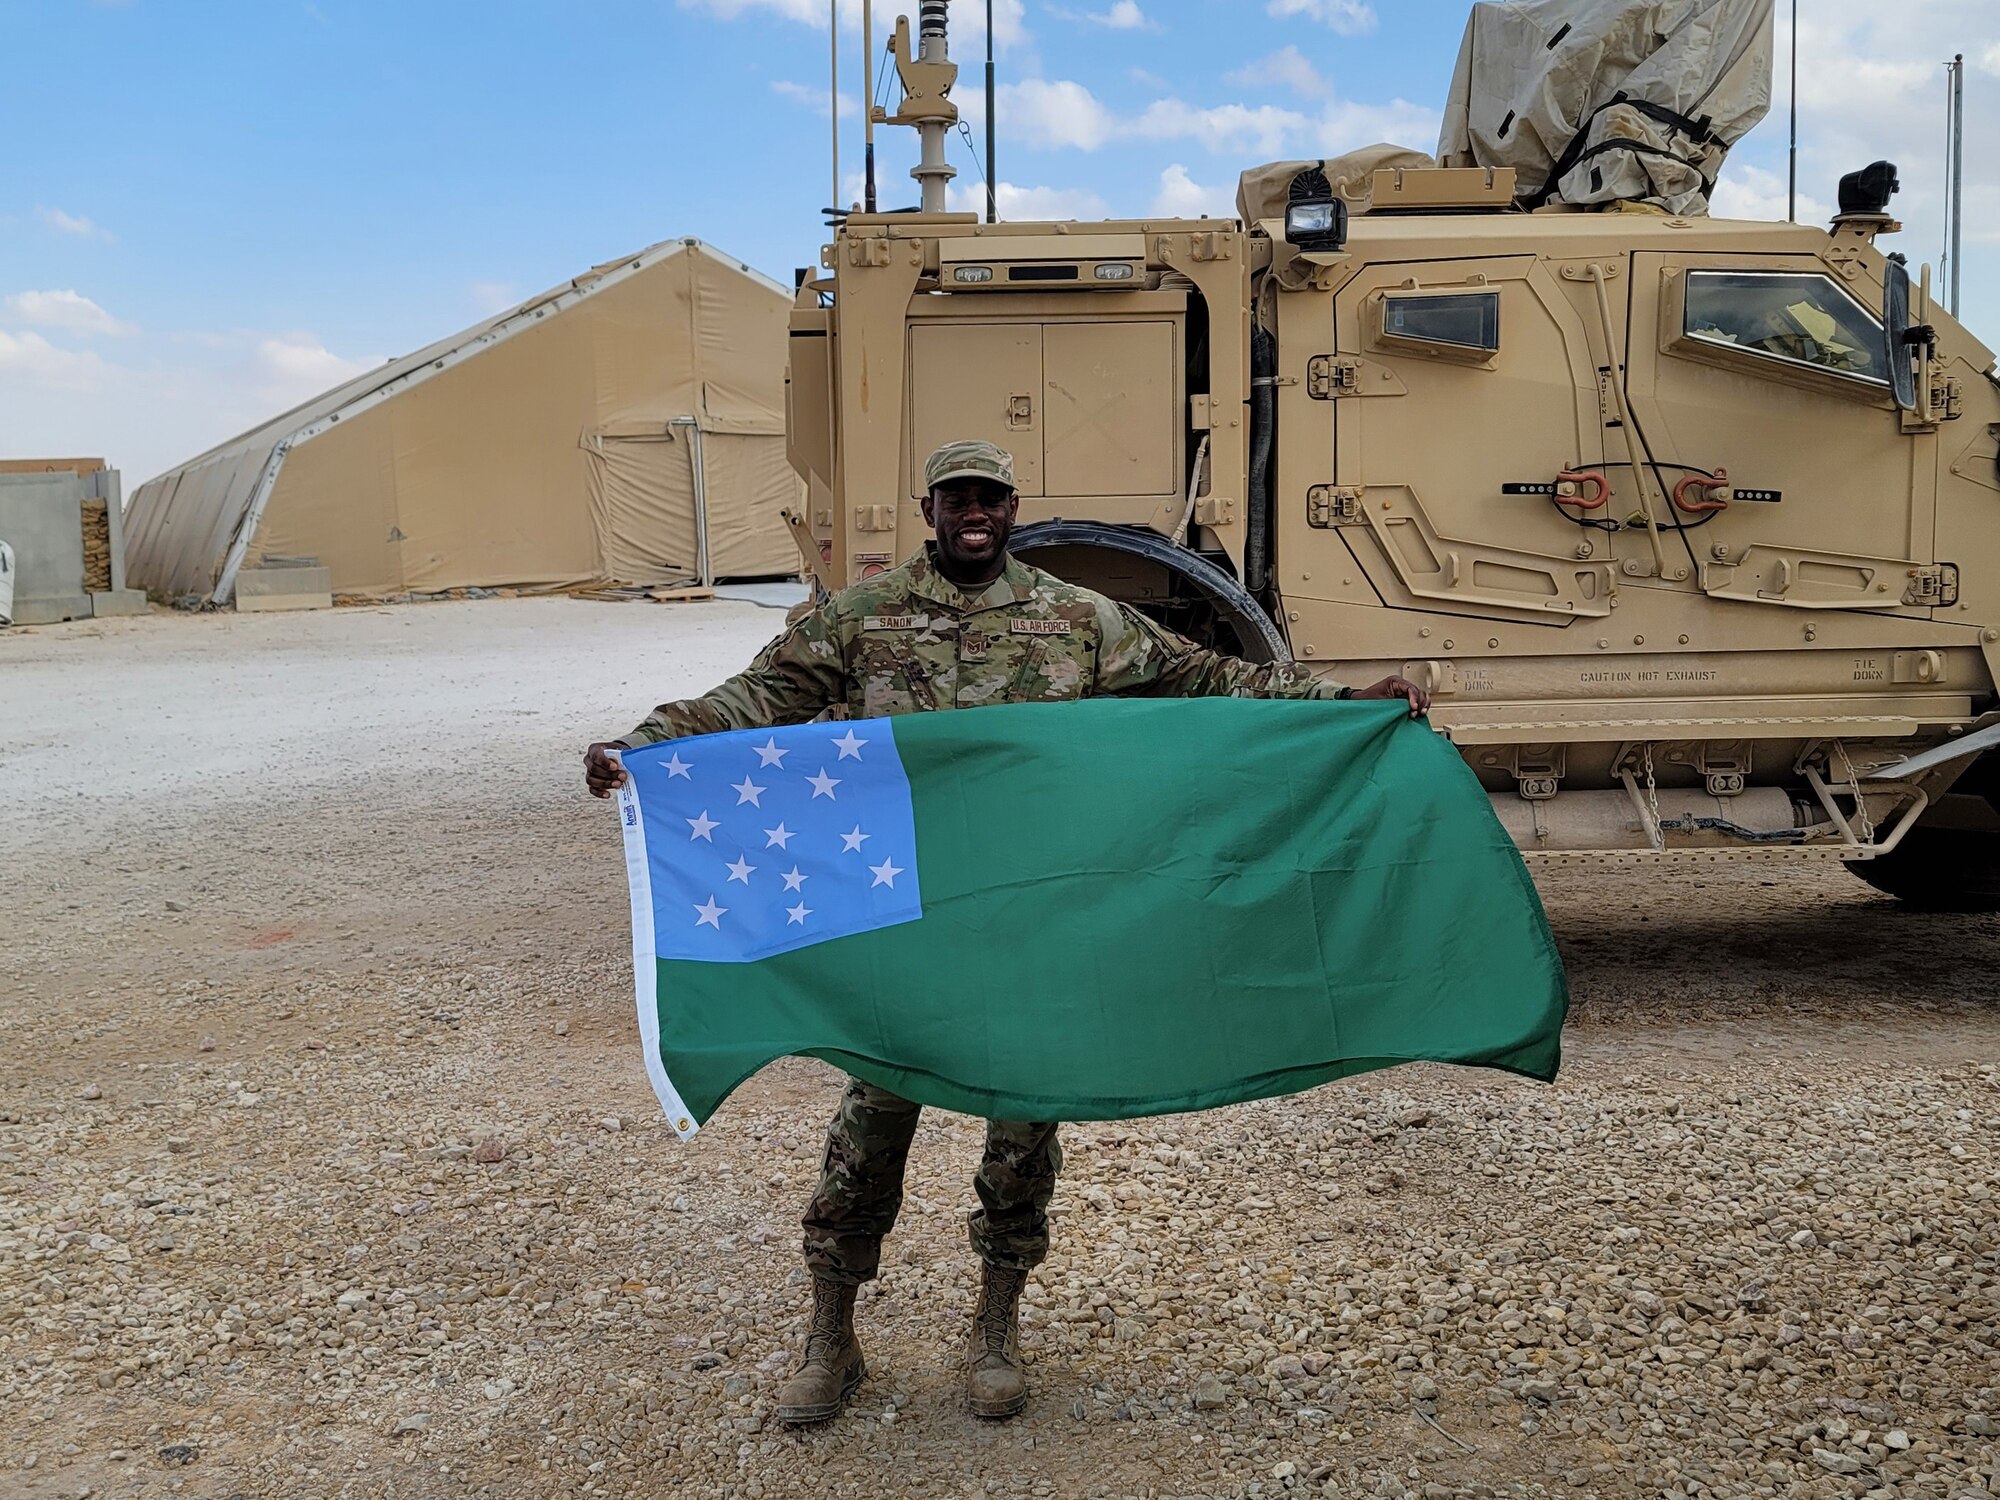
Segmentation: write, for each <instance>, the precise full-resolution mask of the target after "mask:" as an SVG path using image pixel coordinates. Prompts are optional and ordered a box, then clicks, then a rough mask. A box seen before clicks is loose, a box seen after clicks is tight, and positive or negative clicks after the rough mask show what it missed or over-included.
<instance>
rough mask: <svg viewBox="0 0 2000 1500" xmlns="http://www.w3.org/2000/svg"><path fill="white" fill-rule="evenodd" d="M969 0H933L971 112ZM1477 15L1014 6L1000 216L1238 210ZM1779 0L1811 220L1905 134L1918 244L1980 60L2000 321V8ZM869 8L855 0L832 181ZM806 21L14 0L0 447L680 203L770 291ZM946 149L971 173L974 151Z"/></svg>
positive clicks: (1983, 239) (255, 375) (130, 445)
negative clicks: (1793, 41) (1951, 69)
mask: <svg viewBox="0 0 2000 1500" xmlns="http://www.w3.org/2000/svg"><path fill="white" fill-rule="evenodd" d="M909 8H910V9H912V10H914V4H912V5H910V7H909ZM1784 8H1785V7H1784V5H1783V3H1782V0H1781V5H1780V10H1781V12H1782V11H1783V10H1784ZM896 9H897V7H896V6H895V5H894V4H892V3H884V4H882V5H880V6H879V7H878V15H877V21H878V37H877V40H878V43H879V42H880V41H881V40H882V39H883V38H884V37H885V36H886V33H887V31H888V28H889V25H890V23H891V20H892V18H893V15H894V13H895V11H896ZM981 9H982V7H981V6H979V5H977V4H967V3H965V0H960V3H959V4H957V5H955V6H954V7H953V27H954V33H953V35H954V47H955V50H956V52H957V55H958V57H959V60H960V62H961V64H962V66H963V67H964V68H965V76H964V78H963V79H962V81H961V85H960V87H959V88H958V90H957V91H956V93H957V97H958V98H959V100H960V102H961V105H962V106H963V107H965V108H966V110H967V113H968V116H969V117H970V121H971V124H972V126H973V129H974V132H975V134H977V132H978V130H979V129H980V128H981V127H980V123H979V122H980V119H981V118H982V116H981V113H980V111H981V107H982V101H981V99H980V97H979V64H980V61H981V58H982V56H983V46H984V44H983V39H982V31H981V27H980V24H979V21H980V18H979V14H978V12H979V11H980V10H981ZM1466 11H1467V6H1466V5H1465V4H1464V3H1463V0H1448V3H1429V0H1416V3H1407V4H1393V3H1386V0H1374V3H1372V4H1371V3H1366V0H1257V3H1228V4H1225V3H1221V0H1179V3H1169V0H1076V3H1074V4H1073V5H1053V4H1043V3H1038V0H999V3H997V4H996V14H997V19H996V28H995V29H996V33H997V40H998V43H999V47H998V53H999V73H1000V79H1001V84H1002V87H1001V91H1000V94H999V109H998V113H997V118H998V121H999V128H1000V170H999V176H1000V178H1001V180H1002V183H1003V185H1004V186H1003V197H1002V212H1003V216H1012V217H1029V216H1036V215H1042V214H1051V213H1053V214H1064V215H1072V214H1073V215H1076V216H1084V217H1087V216H1091V215H1095V214H1100V213H1114V214H1136V213H1147V212H1183V213H1185V212H1199V211H1203V210H1206V211H1209V212H1215V213H1227V212H1229V211H1230V204H1231V202H1232V200H1233V195H1234V185H1235V179H1236V174H1237V172H1238V171H1239V170H1241V169H1242V168H1243V167H1245V166H1248V165H1251V164H1253V163H1256V162H1259V161H1265V160H1270V159H1272V158H1275V157H1281V156H1317V155H1322V154H1332V153H1335V152H1338V151H1341V150H1345V149H1349V148H1351V147H1354V146H1359V145H1365V144H1367V143H1369V142H1371V141H1375V140H1381V139H1390V140H1395V141H1398V142H1400V143H1403V144H1407V145H1412V146H1418V147H1422V148H1425V149H1429V148H1431V147H1433V146H1434V145H1435V141H1436V131H1437V121H1438V110H1439V107H1440V106H1441V105H1442V103H1443V98H1444V93H1445V90H1446V87H1447V85H1448V83H1449V81H1450V76H1451V70H1452V64H1453V61H1454V59H1455V57H1456V54H1457V49H1458V42H1459V37H1460V35H1461V32H1462V30H1463V27H1464V21H1465V15H1466ZM1802 11H1803V17H1802V24H1801V58H1802V64H1801V70H1802V75H1803V76H1802V78H1801V83H1800V91H1799V92H1800V111H1801V134H1802V144H1803V155H1802V167H1801V178H1800V189H1801V194H1802V197H1803V199H1804V200H1805V201H1804V204H1803V206H1802V214H1801V217H1806V216H1807V215H1808V214H1811V215H1820V214H1822V213H1823V212H1824V210H1825V206H1826V205H1827V204H1828V203H1830V202H1831V200H1832V197H1833V189H1834V183H1835V180H1836V178H1837V177H1838V175H1839V173H1840V172H1842V171H1845V170H1847V169H1849V168H1852V167H1856V166H1860V165H1862V164H1863V163H1865V162H1867V161H1869V160H1872V159H1873V158H1875V157H1877V156H1888V157H1891V158H1893V159H1895V160H1897V161H1898V162H1899V163H1900V164H1901V166H1902V169H1903V183H1904V193H1903V195H1902V197H1901V198H1899V199H1898V207H1899V208H1900V209H1901V211H1902V212H1903V214H1904V216H1905V219H1906V222H1907V223H1908V225H1909V231H1908V232H1907V233H1906V234H1905V235H1903V236H1902V237H1901V238H1900V240H1899V241H1898V242H1897V243H1898V244H1899V245H1900V246H1901V248H1904V249H1905V250H1906V251H1907V252H1908V253H1909V255H1910V257H1911V260H1912V261H1913V262H1915V261H1917V260H1921V259H1928V260H1933V261H1935V260H1936V258H1937V254H1938V248H1939V244H1940V237H1941V230H1940V227H1939V217H1938V210H1939V183H1940V178H1941V155H1942V152H1941V138H1942V98H1943V93H1942V88H1943V86H1942V72H1941V70H1940V68H1939V66H1938V64H1939V63H1941V62H1942V60H1943V59H1944V58H1946V57H1948V56H1949V55H1950V54H1951V53H1952V52H1953V51H1960V50H1962V51H1964V52H1965V53H1967V55H1968V58H1969V65H1968V69H1967V137H1968V139H1969V140H1970V141H1972V142H1973V143H1974V144H1973V147H1972V149H1971V151H1970V152H1969V153H1968V154H1969V156H1970V158H1971V159H1970V160H1969V161H1968V164H1967V165H1968V187H1967V194H1966V209H1967V223H1966V234H1967V245H1966V257H1965V267H1964V279H1965V283H1966V312H1967V318H1968V321H1969V322H1970V323H1971V324H1972V326H1973V328H1974V329H1975V331H1978V332H1980V333H1982V334H1983V335H1984V336H1985V337H1986V338H1987V339H1988V341H1989V342H1995V343H2000V276H1996V272H2000V160H1995V159H1993V158H1991V156H1990V154H1989V153H1984V152H1981V151H1980V150H1979V147H1978V143H1979V142H1980V141H1982V140H1986V141H1990V140H1994V139H2000V7H1995V6H1993V5H1992V4H1991V3H1990V0H1909V3H1904V4H1901V5H1897V6H1884V5H1881V4H1880V3H1879V0H1866V3H1863V0H1804V4H1803V7H1802ZM858 16H859V10H858V4H852V5H850V4H847V3H846V0H843V57H842V62H843V70H844V71H843V78H842V92H843V94H844V95H847V96H849V105H850V112H849V114H848V116H847V118H846V119H845V121H844V123H843V137H844V140H843V152H844V155H843V166H844V167H846V168H847V169H848V171H847V173H846V176H847V195H848V196H854V195H858V192H859V187H858V176H857V174H858V169H859V165H860V145H861V130H860V123H859V114H858V109H856V108H855V107H854V102H855V100H857V99H858V95H859V93H860V72H859V62H860V42H859V20H858ZM1779 25H1780V57H1781V59H1782V56H1783V48H1784V45H1785V37H1786V35H1787V32H1786V29H1785V22H1784V17H1783V15H1782V14H1781V15H1780V21H1779ZM827 35H828V33H827V24H826V5H825V4H824V3H823V0H679V3H676V0H647V3H638V0H619V3H608V0H607V3H577V0H572V3H570V4H566V5H558V4H554V3H526V0H519V3H509V0H487V3H482V4H472V3H462V0H399V3H390V0H312V3H300V0H257V3H251V0H124V3H90V0H73V3H71V0H0V55H4V56H6V57H7V58H8V59H9V63H8V69H7V78H8V86H7V88H6V90H5V91H4V93H0V140H4V141H5V142H6V143H7V149H6V154H5V156H4V158H0V456H22V455H40V454H58V453H90V454H102V455H104V456H105V457H107V458H109V459H110V460H111V461H112V462H113V463H114V464H117V465H119V466H120V467H122V468H123V469H124V470H125V474H126V481H127V484H128V486H136V484H137V483H138V481H139V480H141V479H143V478H144V477H146V476H148V475H150V474H152V473H154V472H157V471H158V470H160V469H162V468H165V467H168V466H170V465H172V464H174V463H177V462H179V461H180V460H182V459H184V458H187V457H190V456H192V455H193V454H194V453H196V452H198V451H199V450H200V449H202V448H204V447H206V446H208V445H210V444H212V443H214V442H216V441H219V440H220V439H222V438H224V437H227V436H229V435H230V434H231V433H233V432H235V431H238V430H240V429H242V428H244V427H247V426H249V425H251V424H252V423H254V422H256V421H257V420H259V419H261V418H262V417H264V416H267V415H269V414H271V413H272V412H275V411H277V410H280V409H282V408H283V407H285V406H288V405H291V404H293V403H294V402H296V401H298V400H301V399H303V398H304V397H306V396H308V395H310V394H312V393H313V392H314V391H317V390H319V389H321V388H323V387H324V386H327V385H330V384H332V383H334V382H335V381H337V380H339V379H342V378H345V377H346V376H347V375H348V374H351V373H353V372H355V371H357V370H360V369H364V368H366V367H367V366H369V365H371V364H374V363H378V362H380V361H381V360H382V359H384V358H386V357H389V356H392V355H395V354H398V353H401V352H403V351H405V350H407V349H410V348H413V347H415V346H418V345H420V344H423V343H425V342H427V341H429V340H431V339H434V338H437V337H440V336H442V335H443V334H446V333H449V332H451V331H452V330H453V329H455V328H458V327H461V326H463V325H465V324H467V323H469V322H472V321H474V320H476V319H477V318H479V317H481V316H483V315H485V314H486V313H489V312H492V311H495V310H497V309H499V308H500V307H503V306H505V305H508V304H510V303H511V302H513V301H516V300H519V299H520V298H522V297H524V296H527V295H528V294H530V293H532V292H536V291H539V290H541V289H543V288H544V287H547V286H549V285H552V284H553V283H555V282H557V281H560V280H564V279H566V278H568V277H570V276H573V275H575V274H576V273H577V272H579V271H581V270H583V269H584V268H586V267H587V266H589V265H591V264H593V263H595V262H598V261H602V260H607V259H610V258H613V257H615V256H618V255H620V254H623V253H625V252H627V251H630V250H633V249H636V248H638V247H639V246H642V245H645V244H649V243H652V242H653V241H656V240H660V239H665V238H668V237H670V236H675V235H681V234H694V235H699V236H701V237H702V238H704V239H706V240H709V241H711V242H713V243H714V244H717V245H719V246H721V247H723V248H724V249H726V250H728V251H729V252H731V253H732V254H735V255H738V256H740V257H742V258H743V259H745V260H747V261H749V262H750V263H751V264H752V265H755V266H757V267H758V268H760V269H762V270H764V271H765V272H766V273H768V274H770V275H772V276H774V277H776V278H777V279H779V280H781V281H783V282H785V283H787V284H789V282H790V279H791V278H790V273H791V268H792V267H793V266H796V265H805V264H810V263H812V262H813V261H814V260H815V259H816V256H817V247H818V244H819V242H820V238H821V229H820V221H819V216H818V210H819V208H820V206H821V205H822V204H824V203H825V202H826V201H827V198H828V195H829V193H830V191H831V183H830V179H829V162H828V127H827V118H826V108H827V92H826V90H827ZM37 59H39V60H43V61H45V62H46V64H47V66H46V67H44V68H41V69H37V68H36V67H34V66H32V62H33V60H37ZM23 60H28V65H24V62H23ZM1776 91H1777V100H1776V103H1775V105H1774V109H1773V112H1772V115H1771V117H1770V118H1769V119H1768V120H1767V121H1766V122H1765V123H1764V124H1763V125H1761V126H1759V127H1758V128H1757V130H1756V131H1754V132H1753V133H1752V134H1751V135H1750V137H1749V138H1748V139H1747V140H1746V141H1745V142H1744V143H1743V144H1742V145H1741V146H1739V148H1738V149H1737V151H1736V152H1735V153H1734V154H1733V155H1732V158H1731V161H1730V165H1729V167H1728V168H1727V169H1726V170H1725V173H1724V184H1723V187H1722V189H1721V190H1720V192H1719V194H1718V211H1728V212H1733V213H1737V214H1741V215H1746V216H1763V217H1770V216H1776V217H1781V216H1782V215H1783V213H1784V146H1785V141H1784V132H1785V127H1784V120H1783V115H1784V107H1785V97H1784V91H1785V81H1784V77H1783V69H1782V64H1781V67H1780V76H1779V78H1778V80H1777V85H1776ZM878 134H879V157H880V163H881V170H880V180H881V183H882V201H883V203H884V205H885V206H900V205H902V204H905V203H913V202H914V201H915V186H914V184H913V183H911V182H910V180H909V179H908V177H907V176H906V175H904V174H905V173H906V172H907V170H908V167H909V165H910V163H911V161H912V160H913V159H914V155H915V142H914V137H913V136H912V135H911V134H910V133H909V132H907V131H901V130H893V129H891V130H883V131H881V132H879V133H878ZM952 160H953V162H954V164H955V165H957V166H958V168H959V169H960V174H961V175H960V178H959V181H958V184H957V185H956V186H957V187H958V188H959V189H961V190H962V191H963V192H964V194H965V195H966V197H967V200H968V202H969V201H970V200H971V199H972V198H973V197H975V196H976V195H977V194H978V193H980V191H981V188H980V179H979V173H978V166H977V160H976V158H975V156H974V154H973V153H972V152H971V151H970V150H969V149H968V148H967V147H966V146H965V145H964V143H963V142H956V143H955V144H954V149H953V151H952Z"/></svg>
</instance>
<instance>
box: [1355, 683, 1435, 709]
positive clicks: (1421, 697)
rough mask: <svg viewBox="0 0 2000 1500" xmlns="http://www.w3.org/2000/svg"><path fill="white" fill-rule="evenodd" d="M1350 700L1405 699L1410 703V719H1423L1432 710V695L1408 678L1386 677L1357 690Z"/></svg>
mask: <svg viewBox="0 0 2000 1500" xmlns="http://www.w3.org/2000/svg"><path fill="white" fill-rule="evenodd" d="M1348 697H1350V698H1403V699H1406V700H1407V701H1408V702H1409V705H1410V717H1411V718H1413V719H1421V718H1422V717H1423V716H1424V715H1425V714H1427V713H1429V712H1430V709H1431V695H1430V694H1429V693H1427V692H1425V691H1424V690H1423V689H1422V688H1420V687H1418V686H1417V685H1416V684H1415V683H1414V682H1412V681H1410V679H1409V678H1407V677H1384V678H1383V679H1382V680H1381V681H1380V682H1372V683H1370V684H1369V685H1368V686H1367V687H1364V688H1356V689H1355V690H1354V691H1353V692H1352V693H1349V694H1348Z"/></svg>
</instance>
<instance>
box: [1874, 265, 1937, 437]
mask: <svg viewBox="0 0 2000 1500" xmlns="http://www.w3.org/2000/svg"><path fill="white" fill-rule="evenodd" d="M1927 333H1928V330H1917V329H1913V328H1912V327H1911V326H1910V273H1909V272H1908V271H1907V270H1905V269H1904V267H1903V263H1902V261H1901V260H1899V259H1898V258H1896V257H1895V256H1891V257H1890V258H1889V264H1888V267H1887V268H1886V269H1885V270H1884V271H1883V273H1882V342H1883V344H1884V345H1885V346H1886V347H1885V348H1884V349H1883V351H1882V352H1883V355H1884V358H1885V361H1886V368H1887V369H1888V371H1889V388H1890V390H1892V391H1893V392H1894V393H1895V396H1896V404H1897V405H1898V406H1900V407H1902V408H1903V410H1904V411H1915V410H1916V409H1917V377H1916V372H1915V371H1914V370H1913V369H1912V368H1911V365H1910V348H1911V345H1912V343H1913V342H1918V341H1921V340H1922V338H1923V337H1924V335H1925V334H1927ZM1913 334H1914V335H1916V338H1915V339H1913V338H1912V335H1913Z"/></svg>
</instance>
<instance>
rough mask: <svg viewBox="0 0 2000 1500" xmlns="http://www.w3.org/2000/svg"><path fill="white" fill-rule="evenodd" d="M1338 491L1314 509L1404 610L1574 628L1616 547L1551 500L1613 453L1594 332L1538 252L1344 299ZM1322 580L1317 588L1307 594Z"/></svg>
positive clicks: (1333, 386) (1337, 359)
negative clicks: (1597, 545)
mask: <svg viewBox="0 0 2000 1500" xmlns="http://www.w3.org/2000/svg"><path fill="white" fill-rule="evenodd" d="M1334 335H1335V349H1336V353H1335V354H1334V355H1333V356H1331V357H1329V358H1326V359H1321V360H1316V361H1314V362H1313V365H1312V367H1311V369H1310V370H1309V373H1308V383H1309V386H1310V387H1311V391H1310V393H1311V394H1312V395H1314V396H1319V397H1322V398H1324V399H1327V400H1330V401H1333V402H1334V403H1335V418H1334V465H1333V467H1334V474H1335V483H1334V484H1333V485H1332V486H1330V487H1327V488H1326V489H1325V491H1324V492H1322V493H1318V494H1316V495H1315V496H1313V497H1310V498H1309V499H1308V506H1309V516H1308V524H1309V525H1313V526H1321V525H1325V526H1331V527H1336V528H1338V530H1339V534H1340V536H1341V537H1342V539H1343V540H1344V541H1345V542H1346V544H1347V546H1348V547H1349V548H1350V549H1351V550H1352V552H1353V554H1354V558H1355V560H1356V562H1357V563H1358V564H1359V566H1360V567H1361V569H1362V571H1363V572H1364V573H1365V574H1366V576H1367V578H1368V580H1369V582H1370V583H1371V584H1372V585H1373V586H1374V588H1375V590H1376V592H1377V593H1378V594H1380V596H1381V597H1382V599H1383V601H1384V602H1385V603H1387V604H1389V605H1391V606H1392V607H1401V608H1415V609H1424V610H1427V611H1430V612H1433V613H1442V614H1464V615H1472V616H1478V617H1483V618H1491V619H1496V620H1507V621H1528V622H1533V623H1536V624H1545V625H1555V626H1561V625H1567V624H1569V623H1570V622H1571V621H1573V620H1575V619H1578V618H1580V617H1581V618H1588V617H1595V616H1598V615H1602V614H1604V613H1606V612H1607V611H1608V610H1609V609H1610V607H1611V592H1612V578H1611V565H1610V562H1609V556H1608V549H1594V548H1593V547H1590V546H1583V547H1581V548H1580V546H1579V541H1580V539H1582V540H1585V541H1588V540H1589V538H1590V536H1591V535H1592V534H1591V533H1588V532H1580V530H1579V528H1578V526H1577V525H1576V524H1575V522H1574V521H1573V520H1571V519H1569V518H1567V517H1566V516H1565V515H1564V514H1563V513H1562V512H1561V511H1560V510H1558V509H1557V507H1556V506H1555V505H1554V504H1553V501H1554V500H1555V499H1556V498H1558V487H1559V486H1562V485H1571V484H1573V483H1574V482H1575V481H1573V480H1571V479H1570V478H1569V477H1568V476H1570V475H1572V474H1574V473H1576V472H1578V471H1583V470H1589V469H1593V468H1595V467H1596V466H1597V465H1598V464H1599V462H1600V460H1601V459H1602V457H1603V448H1602V431H1601V426H1600V423H1599V421H1598V419H1597V398H1596V383H1595V375H1594V372H1593V370H1592V367H1591V358H1590V348H1589V341H1588V338H1587V336H1586V333H1585V329H1584V326H1583V324H1582V322H1581V321H1580V320H1579V319H1578V317H1577V314H1576V312H1575V310H1574V309H1573V308H1572V306H1571V305H1570V303H1569V301H1568V300H1567V299H1566V298H1565V297H1564V296H1563V294H1562V292H1561V289H1560V288H1559V287H1558V286H1557V285H1556V284H1555V282H1554V280H1553V279H1552V277H1551V276H1550V273H1549V271H1548V270H1547V268H1546V267H1545V266H1542V265H1540V264H1539V263H1538V262H1537V261H1536V259H1535V258H1534V257H1533V256H1509V257H1504V258H1494V259H1485V260H1451V261H1437V262H1404V263H1392V264H1381V265H1375V266H1371V267H1369V268H1368V269H1366V270H1365V271H1363V272H1362V273H1361V274H1360V275H1359V276H1358V277H1356V278H1355V279H1354V280H1353V281H1351V282H1350V283H1348V285H1347V286H1345V287H1344V288H1342V289H1341V291H1340V292H1339V294H1338V295H1337V296H1336V298H1335V301H1334ZM1311 592H1312V590H1311V584H1310V580H1308V581H1307V582H1306V584H1305V593H1306V594H1307V596H1308V597H1311Z"/></svg>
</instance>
